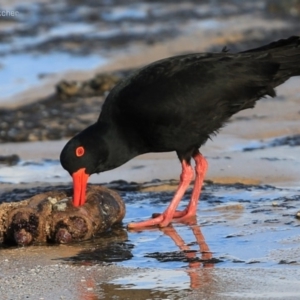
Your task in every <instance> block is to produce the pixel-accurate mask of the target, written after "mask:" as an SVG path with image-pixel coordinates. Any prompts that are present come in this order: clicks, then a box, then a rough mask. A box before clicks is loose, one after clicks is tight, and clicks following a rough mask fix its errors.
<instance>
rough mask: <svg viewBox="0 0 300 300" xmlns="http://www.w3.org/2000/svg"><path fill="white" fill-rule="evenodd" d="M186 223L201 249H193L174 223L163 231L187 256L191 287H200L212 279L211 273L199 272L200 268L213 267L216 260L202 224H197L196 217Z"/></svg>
mask: <svg viewBox="0 0 300 300" xmlns="http://www.w3.org/2000/svg"><path fill="white" fill-rule="evenodd" d="M185 224H186V225H187V226H188V227H189V228H190V229H191V230H192V232H193V235H194V236H195V238H196V242H197V244H198V245H199V251H195V250H191V248H190V246H188V245H187V244H186V243H185V241H184V240H183V239H182V237H181V236H180V235H179V234H178V232H177V231H176V229H175V228H174V227H173V226H172V225H171V226H168V227H165V228H162V229H161V231H162V232H163V233H164V234H165V235H167V236H168V237H170V238H171V239H172V240H173V242H174V243H175V244H176V246H178V247H179V249H180V250H181V251H182V252H183V254H184V256H185V257H186V258H187V261H188V269H187V274H188V276H189V277H190V288H192V289H196V288H200V287H201V286H202V285H203V283H205V284H207V283H208V282H210V281H211V280H210V274H209V273H208V272H199V268H213V267H214V260H213V256H212V252H211V251H210V249H209V247H208V245H207V243H206V241H205V238H204V235H203V234H202V232H201V229H200V226H199V225H197V221H196V218H195V219H191V220H190V222H188V223H185ZM198 253H200V257H198V256H197V254H198Z"/></svg>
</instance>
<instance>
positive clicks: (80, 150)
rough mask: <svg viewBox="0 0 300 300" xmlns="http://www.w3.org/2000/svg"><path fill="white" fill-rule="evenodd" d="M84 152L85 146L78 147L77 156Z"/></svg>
mask: <svg viewBox="0 0 300 300" xmlns="http://www.w3.org/2000/svg"><path fill="white" fill-rule="evenodd" d="M83 154H84V148H83V147H82V146H80V147H77V148H76V156H78V157H80V156H82V155H83Z"/></svg>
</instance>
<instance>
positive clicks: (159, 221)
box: [127, 212, 172, 229]
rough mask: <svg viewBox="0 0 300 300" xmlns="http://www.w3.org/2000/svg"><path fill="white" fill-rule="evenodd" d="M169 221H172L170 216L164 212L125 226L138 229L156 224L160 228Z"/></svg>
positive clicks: (165, 225)
mask: <svg viewBox="0 0 300 300" xmlns="http://www.w3.org/2000/svg"><path fill="white" fill-rule="evenodd" d="M171 221H172V216H171V215H168V214H166V213H165V212H164V213H162V214H159V215H158V216H157V217H155V218H152V219H150V220H146V221H142V222H137V223H129V224H128V225H127V227H128V229H140V228H145V227H152V226H158V227H161V228H162V227H167V226H168V225H169V224H170V223H171Z"/></svg>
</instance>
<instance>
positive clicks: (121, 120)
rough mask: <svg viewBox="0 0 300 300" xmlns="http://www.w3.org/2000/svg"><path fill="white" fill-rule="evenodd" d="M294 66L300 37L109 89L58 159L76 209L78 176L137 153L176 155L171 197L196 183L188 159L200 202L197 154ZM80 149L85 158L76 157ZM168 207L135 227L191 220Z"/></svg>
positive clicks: (165, 67) (164, 69) (158, 71)
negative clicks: (177, 172)
mask: <svg viewBox="0 0 300 300" xmlns="http://www.w3.org/2000/svg"><path fill="white" fill-rule="evenodd" d="M299 63H300V39H299V37H290V38H288V39H285V40H280V41H277V42H273V43H271V44H269V45H266V46H263V47H260V48H256V49H251V50H248V51H244V52H239V53H230V52H228V51H222V52H220V53H194V54H186V55H180V56H175V57H170V58H166V59H162V60H159V61H157V62H154V63H152V64H150V65H148V66H145V67H143V68H141V69H140V70H138V71H136V72H134V73H133V74H131V75H130V76H129V77H128V78H126V79H124V80H123V81H121V82H120V83H119V84H117V85H116V86H115V87H114V88H113V89H112V90H111V92H110V93H109V95H108V97H107V99H106V100H105V103H104V105H103V107H102V111H101V113H100V116H99V118H98V120H97V122H96V123H95V124H93V125H91V126H90V127H88V128H87V129H85V130H84V131H82V132H81V133H79V134H78V135H76V136H75V137H74V138H73V139H71V140H70V141H69V142H68V143H67V145H66V146H65V148H64V149H63V151H62V153H61V163H62V166H63V167H64V168H65V169H66V170H68V171H69V172H70V174H71V175H72V176H73V179H74V193H75V195H74V204H75V205H81V204H83V203H84V201H85V200H84V189H82V188H79V185H81V183H80V182H81V179H80V180H79V179H78V180H77V179H76V178H77V177H78V178H79V177H80V176H81V175H80V176H79V175H78V176H77V175H75V176H74V174H75V173H76V174H79V173H80V174H86V175H84V178H87V176H88V175H91V174H93V173H98V172H103V171H106V170H110V169H113V168H116V167H118V166H120V165H121V164H123V163H125V162H126V161H128V160H130V159H132V158H133V157H135V156H137V155H140V154H143V153H148V152H168V151H176V152H177V155H178V157H179V159H180V161H181V163H182V168H183V173H182V178H181V181H180V186H179V189H178V191H177V193H176V195H175V197H174V198H176V197H177V198H178V197H179V195H181V194H182V193H183V192H184V191H185V189H186V188H187V187H188V184H189V183H190V181H191V179H192V178H193V174H192V173H191V170H190V169H191V166H190V161H191V158H192V157H193V158H194V159H195V161H196V181H197V180H198V181H199V182H198V185H197V188H196V187H195V190H197V191H195V195H194V196H192V198H197V199H198V198H199V194H200V190H201V185H202V182H203V177H204V175H205V171H206V167H207V163H206V161H205V159H204V158H203V156H202V155H201V154H200V153H199V151H198V149H199V148H200V147H201V146H202V145H203V144H204V143H205V142H206V141H207V139H208V138H209V137H210V136H211V135H213V134H216V133H217V132H218V130H219V129H220V128H221V127H222V126H224V124H226V122H227V121H228V119H229V118H230V117H231V116H232V115H233V114H235V113H237V112H239V111H241V110H244V109H247V108H253V107H254V106H255V103H256V101H257V100H259V99H261V98H262V97H265V96H271V97H274V96H275V90H274V88H275V87H276V86H278V85H280V84H282V83H283V82H285V81H286V80H287V79H289V78H290V77H291V76H297V75H300V65H299ZM80 147H81V148H83V149H84V154H83V155H77V154H78V153H77V154H76V151H77V150H76V149H78V148H80ZM79 170H81V171H80V172H79ZM201 170H202V171H201ZM199 173H200V175H199ZM185 177H187V179H184V178H185ZM80 178H82V177H80ZM84 180H86V179H84ZM76 182H77V183H76ZM187 182H188V183H187ZM85 184H86V182H85ZM79 189H80V191H79ZM198 190H199V192H198ZM76 191H77V192H76ZM197 194H198V195H197ZM76 195H77V196H76ZM79 195H80V196H79ZM195 201H197V200H195V199H193V200H191V202H195ZM173 202H174V203H175V202H176V204H174V205H171V206H172V207H171V208H170V207H169V208H168V209H167V210H166V212H165V213H164V214H163V215H161V216H160V217H158V218H156V219H153V220H151V221H146V222H143V223H141V224H140V226H148V225H155V224H158V225H160V226H166V225H167V224H168V223H169V222H170V220H171V219H172V217H174V216H175V217H185V216H190V215H193V214H195V208H193V210H192V209H191V208H190V206H191V205H189V206H188V208H187V209H186V211H184V212H178V213H177V212H175V210H176V207H175V208H174V207H173V206H177V205H178V203H179V200H178V199H176V201H174V199H173ZM177 202H178V203H177ZM192 206H195V205H194V203H193V205H192ZM137 224H138V225H137V226H135V224H134V225H132V224H131V227H138V226H139V223H137Z"/></svg>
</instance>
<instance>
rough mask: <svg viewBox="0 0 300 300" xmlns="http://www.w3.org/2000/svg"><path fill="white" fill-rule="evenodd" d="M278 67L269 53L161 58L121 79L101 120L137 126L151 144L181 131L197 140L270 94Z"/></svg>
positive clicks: (174, 137) (110, 95) (176, 135)
mask: <svg viewBox="0 0 300 300" xmlns="http://www.w3.org/2000/svg"><path fill="white" fill-rule="evenodd" d="M278 68H279V64H278V63H276V62H274V61H272V59H271V58H270V57H268V55H261V54H259V55H257V54H251V53H250V54H248V53H245V54H228V53H224V52H223V53H216V54H213V53H206V54H189V55H181V56H177V57H172V58H168V59H164V60H161V61H158V62H155V63H152V64H150V65H148V66H146V67H144V68H142V69H140V70H139V71H137V72H135V73H134V74H132V75H131V76H130V77H129V78H128V79H126V80H124V81H122V82H121V83H119V84H118V85H117V86H116V87H115V88H114V89H113V90H112V91H111V93H110V94H109V96H108V98H107V100H106V101H105V103H104V106H103V110H102V113H101V115H100V120H105V119H109V118H112V119H114V121H115V122H119V124H121V125H123V126H126V124H127V125H128V126H132V127H137V130H140V131H141V133H142V134H143V136H145V137H146V138H147V139H148V143H149V144H151V143H152V141H153V143H154V142H155V143H156V145H159V143H161V148H163V147H164V144H170V145H171V144H172V142H171V141H172V140H173V141H174V140H176V138H179V137H180V136H185V137H186V139H187V143H192V141H195V140H196V141H197V143H198V144H199V145H200V144H201V143H202V142H204V141H205V140H206V139H207V138H208V137H209V135H210V134H212V133H213V132H215V131H217V130H218V129H219V128H220V127H221V126H222V124H223V123H224V122H225V121H227V120H228V118H229V117H230V116H231V115H232V114H234V113H236V112H238V111H240V110H242V109H246V108H250V107H253V106H254V105H255V101H256V100H257V99H259V98H261V97H262V96H264V95H271V96H274V95H275V92H274V89H273V87H272V79H273V77H274V74H275V73H276V72H277V70H278ZM196 137H197V138H196ZM174 143H176V142H173V144H172V145H171V147H174ZM158 147H159V146H158Z"/></svg>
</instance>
